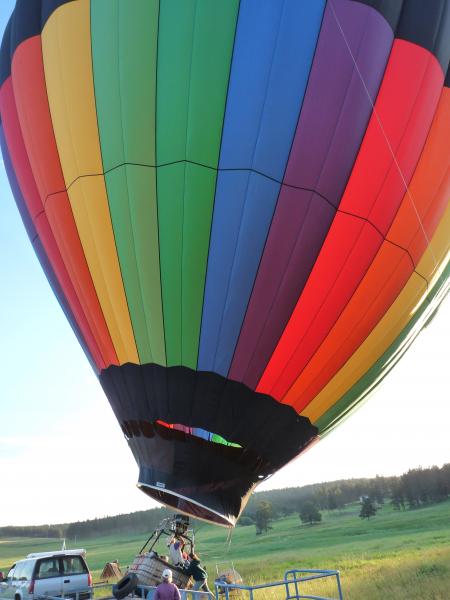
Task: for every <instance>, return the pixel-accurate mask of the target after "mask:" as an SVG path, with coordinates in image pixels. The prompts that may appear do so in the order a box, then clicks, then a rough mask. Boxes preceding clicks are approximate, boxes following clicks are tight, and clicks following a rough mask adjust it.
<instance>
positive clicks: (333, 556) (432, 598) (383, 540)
mask: <svg viewBox="0 0 450 600" xmlns="http://www.w3.org/2000/svg"><path fill="white" fill-rule="evenodd" d="M358 511H359V507H357V506H356V505H355V506H353V507H352V506H350V507H347V508H346V509H345V510H344V511H341V512H337V511H333V512H329V513H326V512H325V513H323V521H322V523H320V524H318V525H314V526H309V525H302V524H301V523H300V520H299V518H298V517H297V516H291V517H288V518H285V519H280V520H278V521H275V522H274V523H273V528H272V529H271V530H270V531H269V533H267V534H263V535H259V536H256V535H255V528H254V527H253V526H248V527H237V528H236V529H235V530H234V531H233V532H232V533H231V535H229V532H228V531H227V530H225V529H222V528H218V527H213V526H210V525H206V524H199V528H198V530H197V532H196V546H197V550H198V552H199V553H200V555H201V558H202V560H203V562H204V563H205V565H206V566H207V568H208V570H209V573H210V579H212V578H213V575H214V574H215V565H216V563H228V564H229V563H230V562H231V561H233V562H234V565H235V567H236V569H237V570H238V571H239V572H240V573H241V575H242V576H243V577H244V581H245V583H255V582H262V581H272V580H279V579H282V577H283V574H284V572H285V570H286V569H289V568H323V569H339V570H340V572H341V577H342V586H343V592H344V597H345V599H346V600H356V599H358V600H366V599H367V600H377V599H386V600H387V599H396V600H397V599H398V600H419V599H420V600H449V599H450V501H447V502H443V503H441V504H437V505H434V506H430V507H426V508H422V509H420V510H415V511H404V512H396V511H393V510H392V508H390V507H389V506H387V505H386V506H384V507H383V508H382V509H381V510H380V511H379V513H378V514H377V516H376V517H374V518H372V519H370V521H367V520H364V521H362V520H361V519H360V518H358ZM144 542H145V539H144V538H143V537H142V536H139V537H136V536H135V537H130V536H126V535H125V534H124V535H120V536H119V535H118V536H110V537H103V538H96V539H90V540H76V541H72V540H70V546H71V547H73V546H74V544H75V545H76V547H84V548H86V549H87V552H88V554H87V557H88V562H89V566H90V567H91V569H92V570H93V572H94V580H95V578H96V577H97V578H98V577H99V574H100V572H101V569H102V567H103V566H104V564H105V562H107V561H109V560H115V559H118V560H119V562H120V564H121V565H123V566H125V565H128V564H129V563H130V562H131V561H132V559H133V556H134V555H135V554H136V553H137V551H138V550H139V549H140V547H141V546H142V545H143V543H144ZM55 548H59V543H58V542H55V540H47V539H30V538H21V539H18V538H17V539H13V540H4V539H3V540H0V570H6V569H7V567H8V566H9V565H11V564H12V563H13V562H14V561H15V560H16V559H18V558H22V557H23V556H24V555H26V554H27V553H29V552H32V551H39V550H47V549H48V550H50V549H55ZM159 551H160V553H161V554H163V553H165V549H164V546H163V545H160V547H159ZM324 585H325V584H324ZM321 592H322V593H323V594H325V593H326V591H324V590H321ZM316 593H319V592H317V591H316ZM269 597H270V598H272V597H275V596H274V595H273V594H272V595H270V594H267V593H266V595H265V596H264V595H263V594H262V593H260V594H259V595H256V596H255V600H263V599H265V598H269ZM278 597H281V592H280V593H279V594H278Z"/></svg>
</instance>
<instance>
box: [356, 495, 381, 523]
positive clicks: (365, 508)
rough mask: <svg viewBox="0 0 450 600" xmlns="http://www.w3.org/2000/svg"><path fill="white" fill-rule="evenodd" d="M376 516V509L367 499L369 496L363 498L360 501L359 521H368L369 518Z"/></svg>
mask: <svg viewBox="0 0 450 600" xmlns="http://www.w3.org/2000/svg"><path fill="white" fill-rule="evenodd" d="M376 514H377V508H376V506H375V505H374V503H373V502H372V500H371V499H370V498H369V496H364V498H363V499H362V505H361V512H360V513H359V516H360V517H361V519H370V517H374V516H375V515H376Z"/></svg>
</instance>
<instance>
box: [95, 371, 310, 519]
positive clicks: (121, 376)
mask: <svg viewBox="0 0 450 600" xmlns="http://www.w3.org/2000/svg"><path fill="white" fill-rule="evenodd" d="M100 383H101V384H102V386H103V389H104V390H105V393H106V395H107V397H108V399H109V401H110V403H111V406H112V408H113V410H114V412H115V414H116V417H117V419H118V421H119V423H120V424H121V426H122V430H123V432H124V434H125V436H126V437H127V439H128V443H129V445H130V448H131V450H132V452H133V454H134V457H135V459H136V462H137V463H138V465H139V469H140V471H139V482H138V485H139V487H140V488H141V490H142V491H143V492H145V493H146V494H147V495H149V496H151V497H152V498H154V499H156V500H158V501H159V502H163V503H164V504H168V505H169V506H171V507H173V508H175V509H176V510H177V511H181V512H186V513H189V514H191V515H194V516H196V517H198V518H201V519H206V520H208V521H213V522H215V523H218V524H220V525H227V526H230V525H234V524H235V522H236V519H237V518H238V516H239V514H240V513H241V511H242V509H243V508H244V506H245V504H246V502H247V499H248V497H249V495H250V493H251V492H252V490H253V489H254V487H255V485H256V484H257V483H258V482H260V481H261V480H262V479H264V478H266V477H267V476H268V475H270V474H272V473H274V472H275V471H276V470H277V469H279V468H280V467H281V466H283V465H284V464H286V463H287V462H289V461H290V460H291V459H292V458H294V457H295V456H297V455H298V454H300V452H301V451H302V450H304V449H305V448H306V447H307V446H308V445H309V444H310V443H311V442H312V441H313V440H314V439H315V437H316V436H317V433H318V431H317V428H316V427H314V426H313V425H311V423H310V422H309V420H308V419H306V418H305V417H301V416H299V415H298V414H297V413H296V412H295V410H294V409H293V408H292V407H290V406H287V405H285V404H280V403H279V402H276V401H275V400H274V399H273V398H271V397H270V396H267V395H265V394H259V393H256V392H254V391H252V390H251V389H250V388H248V387H247V386H246V385H244V384H242V383H238V382H236V381H231V380H229V379H226V378H225V377H222V376H221V375H218V374H216V373H211V372H202V371H194V370H192V369H188V368H187V367H162V366H159V365H155V364H147V365H134V364H129V363H128V364H125V365H122V366H120V367H118V366H110V367H108V368H107V369H105V370H104V371H102V372H101V374H100ZM158 421H163V422H164V423H166V424H178V425H184V426H185V427H189V428H191V427H192V428H199V429H203V430H206V431H209V432H213V433H215V434H218V435H220V436H222V437H223V438H225V440H227V441H228V442H232V443H234V444H239V446H240V447H236V446H229V445H226V444H221V443H216V442H213V441H209V440H207V439H203V438H201V437H198V436H195V435H192V434H190V433H185V432H184V431H180V430H177V429H171V428H169V427H166V426H165V425H163V424H161V423H158Z"/></svg>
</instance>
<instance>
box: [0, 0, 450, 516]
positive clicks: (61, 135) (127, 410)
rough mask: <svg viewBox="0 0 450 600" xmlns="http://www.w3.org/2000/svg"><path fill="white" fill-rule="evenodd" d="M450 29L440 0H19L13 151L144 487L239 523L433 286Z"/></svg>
mask: <svg viewBox="0 0 450 600" xmlns="http://www.w3.org/2000/svg"><path fill="white" fill-rule="evenodd" d="M449 40H450V7H449V3H448V2H446V1H444V0H441V1H439V0H436V2H433V3H424V2H420V1H418V0H404V1H401V0H393V1H392V2H389V3H386V2H384V1H382V0H370V1H369V0H367V1H363V0H361V1H356V0H329V1H328V2H325V1H324V0H303V1H302V2H298V1H297V0H286V1H285V2H278V1H275V0H274V1H267V2H258V1H257V0H241V2H238V1H237V0H218V1H215V2H209V1H207V0H197V1H195V0H180V1H175V0H171V1H169V0H160V1H159V2H158V1H156V0H155V1H152V0H148V1H147V0H133V2H125V1H121V0H95V1H92V2H89V0H34V1H33V2H29V0H18V1H17V3H16V7H15V10H14V12H13V14H12V16H11V19H10V22H9V24H8V27H7V29H6V31H5V34H4V37H3V42H2V49H1V60H0V84H1V88H0V116H1V131H0V140H1V142H2V149H3V156H4V161H5V166H6V169H7V171H8V175H9V178H10V182H11V187H12V189H13V192H14V195H15V198H16V202H17V205H18V207H19V210H20V212H21V214H22V218H23V220H24V224H25V227H26V228H27V231H28V234H29V236H30V239H31V241H32V244H33V246H34V248H35V251H36V253H37V255H38V257H39V260H40V261H41V264H42V267H43V269H44V270H45V272H46V274H47V277H48V279H49V281H50V284H51V286H52V288H53V290H54V292H55V294H56V295H57V297H58V299H59V302H60V304H61V306H62V308H63V310H64V312H65V313H66V315H67V318H68V319H69V321H70V323H71V325H72V327H73V330H74V332H75V334H76V335H77V337H78V339H79V341H80V344H81V345H82V347H83V349H84V351H85V353H86V356H87V358H88V359H89V361H90V362H91V364H92V366H93V368H94V370H95V372H96V373H97V375H98V377H99V380H100V382H101V384H102V386H103V388H104V390H105V392H106V395H107V396H108V399H109V401H110V403H111V406H112V409H113V410H114V412H115V414H116V416H117V419H118V421H119V423H120V426H121V427H122V430H123V432H124V435H125V437H126V438H127V440H128V443H129V445H130V448H131V450H132V452H133V454H134V456H135V459H136V461H137V463H138V465H139V469H140V471H139V483H138V485H139V487H140V488H141V489H142V490H143V491H144V492H145V493H146V494H148V495H149V496H151V497H153V498H155V499H157V500H159V501H161V502H164V503H166V504H168V505H170V506H173V507H175V508H176V509H177V510H179V511H184V512H187V513H189V514H192V515H195V516H197V517H199V518H203V519H206V520H210V521H212V522H215V523H218V524H221V525H228V526H229V525H233V524H234V523H235V521H236V519H237V518H238V516H239V514H240V512H241V511H242V509H243V507H244V506H245V503H246V501H247V499H248V496H249V494H250V493H251V491H252V490H253V489H254V487H255V485H256V484H257V483H258V482H259V481H261V480H263V479H265V478H266V477H268V476H269V475H271V474H273V473H274V472H275V471H276V470H277V469H279V468H280V467H281V466H282V465H284V464H286V463H287V462H288V461H289V460H291V459H292V458H294V457H295V456H297V455H298V454H299V453H301V452H302V451H303V450H305V449H306V448H308V447H309V446H310V445H311V444H312V443H314V442H315V441H317V440H318V439H319V438H320V437H323V436H324V435H326V434H327V433H328V432H329V431H331V430H332V429H333V428H334V427H335V426H336V424H338V423H339V422H340V421H341V420H342V419H343V418H344V417H345V416H346V415H347V414H348V413H349V412H351V410H352V409H353V408H354V407H355V406H356V405H357V404H358V402H359V401H360V400H361V399H363V398H364V397H365V396H366V395H367V393H368V392H369V391H370V390H371V389H372V388H373V387H374V386H375V385H376V384H377V383H378V382H379V381H380V380H381V379H382V377H383V376H384V375H385V373H386V372H387V371H388V370H389V369H390V368H391V367H392V365H393V364H394V363H395V362H396V361H397V360H398V358H399V357H400V356H401V355H402V353H403V352H404V351H405V349H406V348H407V347H408V346H409V344H410V343H411V341H412V340H413V339H414V337H415V336H416V335H417V333H418V332H419V331H420V329H421V328H422V327H423V326H424V324H426V322H427V319H429V318H430V316H431V315H432V314H433V312H434V311H435V310H436V308H437V307H438V306H439V303H440V302H441V301H442V299H443V297H444V296H445V293H446V291H447V289H448V262H447V261H448V259H447V258H446V253H447V250H448V243H449V238H450V235H449V229H450V212H449V207H448V199H449V192H450V184H449V162H450V158H449V144H448V140H449V139H450V116H449V110H450V109H449V104H450V99H449V89H448V83H449V81H448V78H447V80H445V76H446V72H447V69H448V63H449V56H450V45H449ZM386 418H387V419H388V418H389V416H388V415H386ZM381 436H382V432H380V437H381Z"/></svg>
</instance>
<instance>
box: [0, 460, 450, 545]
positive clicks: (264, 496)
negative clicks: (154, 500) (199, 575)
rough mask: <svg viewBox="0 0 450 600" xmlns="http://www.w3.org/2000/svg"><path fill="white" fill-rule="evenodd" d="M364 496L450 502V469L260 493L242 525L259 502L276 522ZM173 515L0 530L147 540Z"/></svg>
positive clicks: (397, 503) (2, 530) (403, 502)
mask: <svg viewBox="0 0 450 600" xmlns="http://www.w3.org/2000/svg"><path fill="white" fill-rule="evenodd" d="M363 496H369V497H370V498H372V499H373V500H374V501H375V502H378V503H379V504H382V503H383V502H384V501H385V500H389V501H390V502H391V503H392V504H393V505H394V507H395V508H397V509H399V510H401V509H407V508H417V507H418V506H421V505H425V504H432V503H435V502H440V501H443V500H446V499H447V498H448V497H449V496H450V464H445V465H443V466H442V467H440V468H439V467H431V468H428V469H422V468H418V469H412V470H410V471H408V472H407V473H404V474H403V475H401V476H399V477H378V476H377V477H373V478H370V479H369V478H361V479H341V480H338V481H331V482H325V483H316V484H313V485H306V486H302V487H293V488H285V489H278V490H270V491H267V492H256V493H255V494H253V495H252V497H251V498H250V501H249V503H248V505H247V507H246V509H245V511H244V513H243V515H242V517H246V518H245V519H244V518H242V519H241V520H242V524H244V523H245V524H249V523H250V522H253V521H254V519H255V513H256V510H257V507H258V504H259V502H261V501H266V502H270V504H271V505H272V514H273V517H274V518H275V519H276V518H279V517H284V516H287V515H290V514H293V513H296V512H298V511H299V509H300V505H301V504H302V502H304V501H305V500H312V501H313V502H314V503H315V504H316V505H317V507H318V508H319V509H321V510H325V509H326V510H334V509H342V508H343V507H344V506H345V505H346V504H349V503H351V502H355V501H358V500H359V499H360V498H361V497H363ZM173 512H174V511H173V509H168V508H152V509H150V510H145V511H138V512H133V513H129V514H124V515H116V516H113V517H104V518H101V519H91V520H88V521H78V522H76V523H62V524H59V525H36V526H11V527H0V537H49V538H67V539H68V540H73V539H75V538H78V539H81V538H89V537H98V536H102V535H112V534H130V535H132V534H146V533H150V532H151V531H152V530H153V529H155V527H156V526H157V525H158V524H159V523H160V522H161V521H162V519H164V518H165V517H167V516H170V515H171V514H173ZM194 521H195V520H194ZM238 525H239V523H238Z"/></svg>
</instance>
